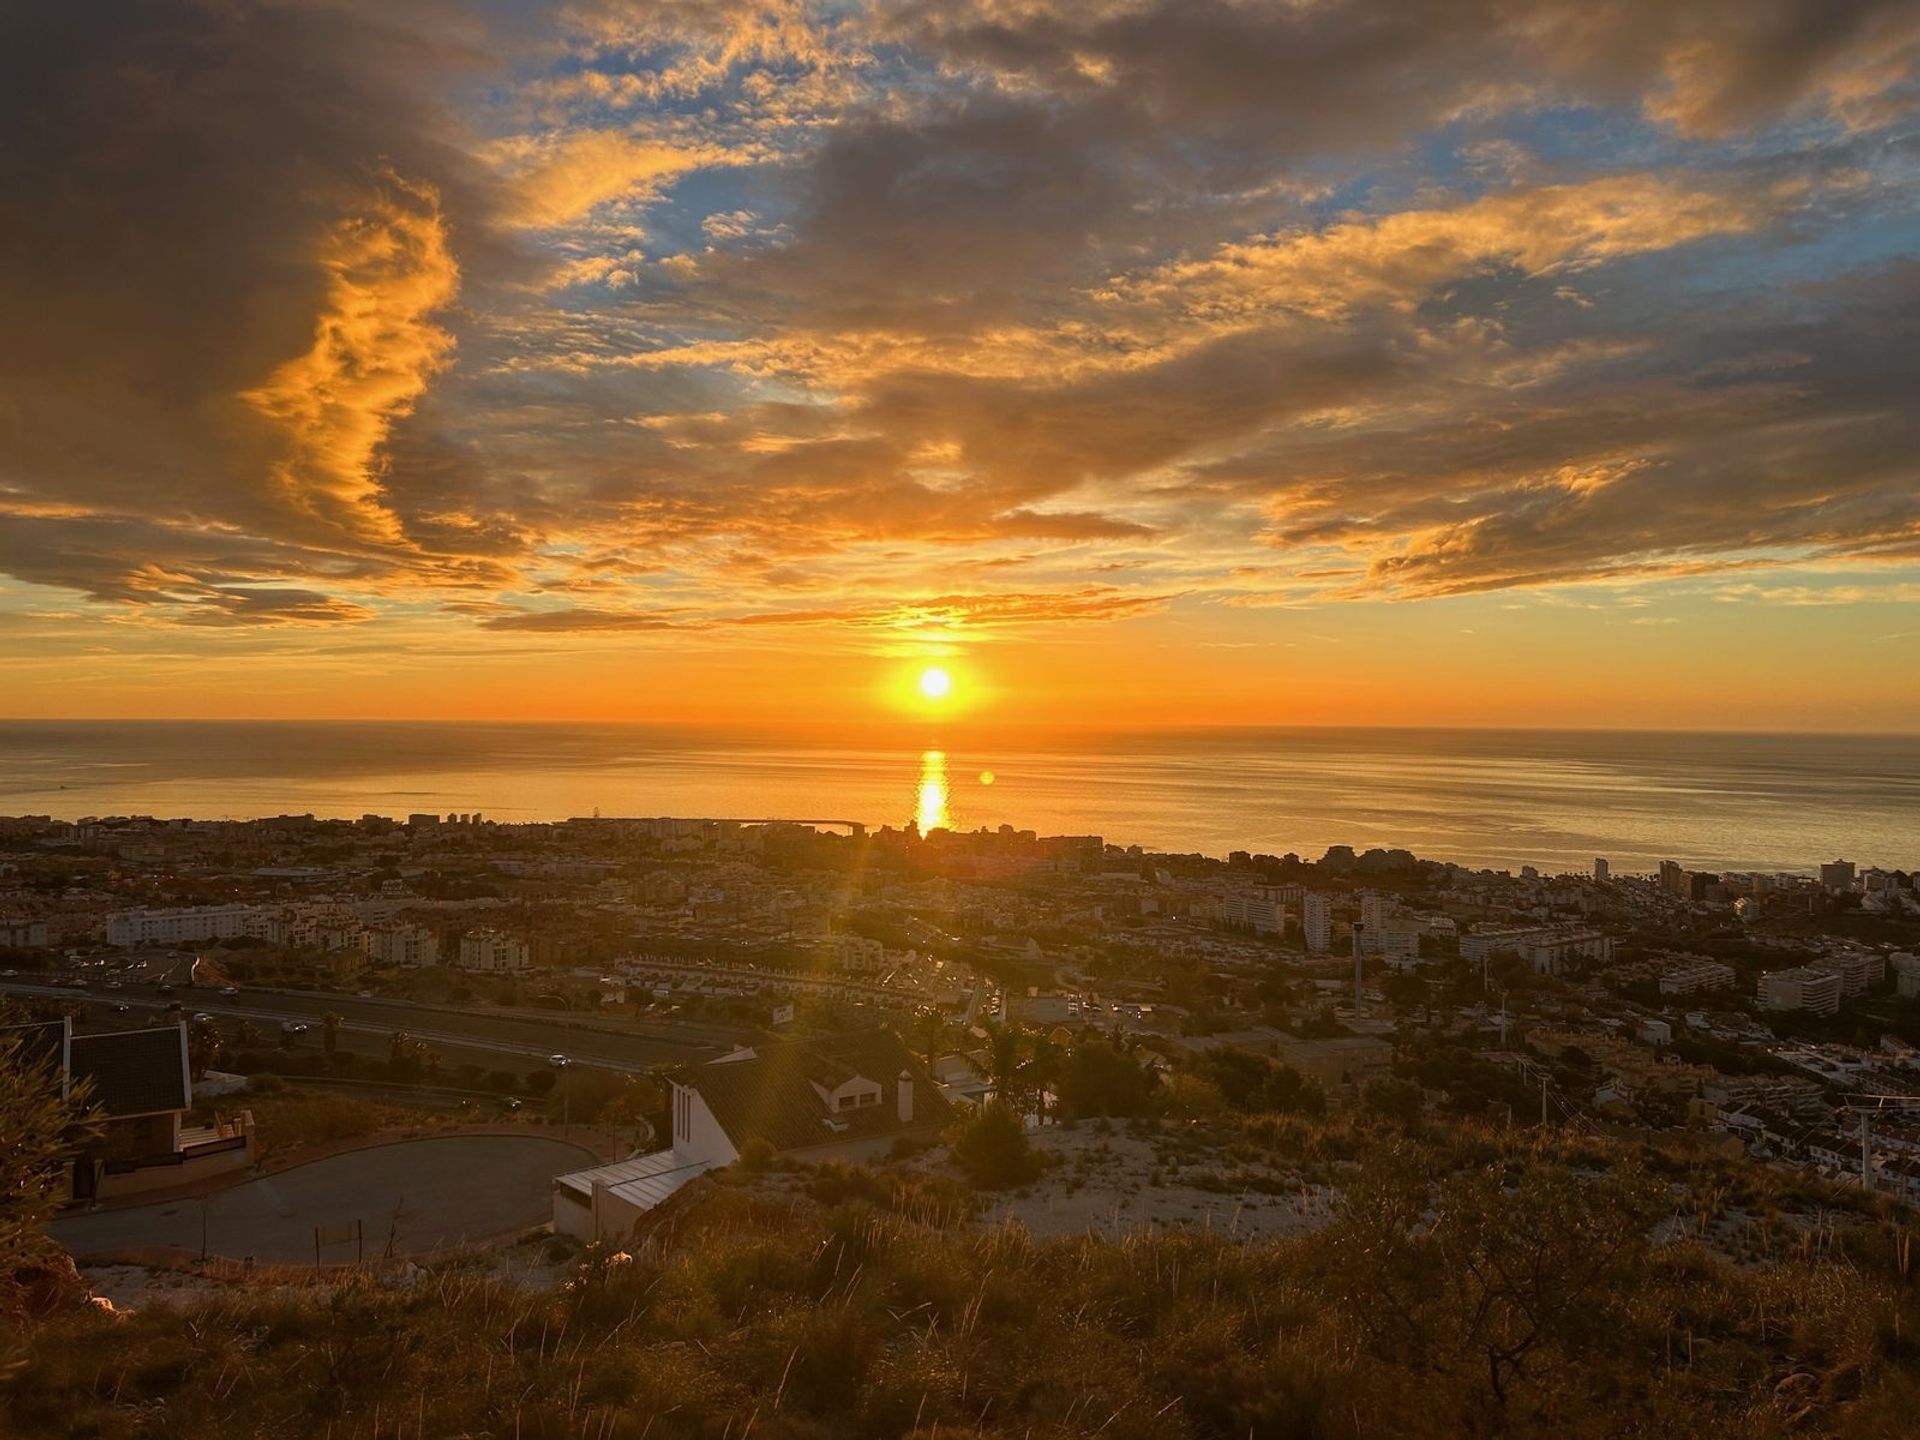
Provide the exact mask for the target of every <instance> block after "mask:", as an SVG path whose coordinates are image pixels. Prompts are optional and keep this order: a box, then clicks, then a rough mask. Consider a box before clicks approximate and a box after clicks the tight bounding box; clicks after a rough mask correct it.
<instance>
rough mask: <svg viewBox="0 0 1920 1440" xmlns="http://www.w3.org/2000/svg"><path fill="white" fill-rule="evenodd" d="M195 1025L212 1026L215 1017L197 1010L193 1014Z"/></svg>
mask: <svg viewBox="0 0 1920 1440" xmlns="http://www.w3.org/2000/svg"><path fill="white" fill-rule="evenodd" d="M193 1023H194V1024H196V1025H211V1024H212V1023H213V1016H211V1015H209V1014H207V1012H206V1011H204V1010H196V1011H194V1012H193Z"/></svg>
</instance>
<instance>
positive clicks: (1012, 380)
mask: <svg viewBox="0 0 1920 1440" xmlns="http://www.w3.org/2000/svg"><path fill="white" fill-rule="evenodd" d="M0 8H3V10H4V18H3V19H0V70H3V71H4V79H5V84H4V85H0V135H4V136H5V137H6V143H5V145H4V146H0V262H3V263H0V715H10V716H38V717H57V716H261V717H276V716H314V717H333V716H338V717H357V716H366V717H398V718H405V717H420V718H462V719H489V718H499V719H555V720H561V719H594V720H656V719H657V720H671V721H699V720H712V721H723V722H739V721H755V722H780V721H787V720H796V719H799V720H808V721H819V722H826V723H849V724H850V723H856V722H868V721H879V720H884V719H885V717H887V716H889V715H892V714H895V713H899V714H902V715H907V714H912V713H915V707H916V706H918V707H922V708H924V707H925V706H927V705H929V704H931V703H932V702H928V701H926V700H924V698H923V697H921V696H920V694H919V691H918V688H917V686H916V684H915V680H916V678H917V677H918V675H919V674H920V673H921V671H922V670H924V669H925V668H926V667H927V666H929V665H939V666H941V667H943V668H945V669H946V670H948V671H949V672H950V673H951V676H952V679H953V689H952V694H951V695H950V696H949V697H947V698H946V699H944V700H941V701H940V702H938V703H939V704H940V705H941V706H943V707H946V708H948V709H950V710H951V711H952V712H953V713H954V714H956V715H966V716H969V717H971V718H973V719H974V720H976V721H977V722H978V723H981V724H983V725H984V724H1004V725H1018V724H1034V725H1077V726H1100V725H1109V724H1110V725H1115V726H1159V725H1182V726H1184V725H1199V724H1219V723H1227V724H1287V723H1305V724H1393V725H1404V724H1447V725H1451V724H1499V725H1592V726H1636V727H1684V728H1782V729H1801V728H1810V729H1851V730H1900V731H1909V730H1915V729H1920V664H1916V656H1920V121H1917V119H1916V116H1917V114H1920V4H1915V3H1913V0H1618V3H1597V0H1541V3H1523V0H1302V3H1279V0H1276V3H1222V0H1146V3H1128V0H1111V3H1109V0H1005V3H996V0H973V3H938V4H936V3H911V0H901V3H891V0H882V3H876V4H869V5H859V4H837V3H822V4H804V3H771V4H744V5H743V4H731V3H716V4H708V3H692V0H664V3H620V0H575V3H555V4H533V3H527V4H509V3H504V0H502V3H489V4H452V3H431V0H427V3H419V0H407V3H399V0H378V3H373V0H364V3H363V0H328V3H320V0H299V3H287V4H273V3H255V0H179V3H164V4H163V3H139V4H136V3H121V0H101V3H88V4H78V3H67V4H42V5H30V4H26V3H7V4H5V5H4V7H0Z"/></svg>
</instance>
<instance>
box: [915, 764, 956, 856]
mask: <svg viewBox="0 0 1920 1440" xmlns="http://www.w3.org/2000/svg"><path fill="white" fill-rule="evenodd" d="M913 820H914V824H916V825H918V826H919V827H920V833H921V834H922V835H924V834H926V833H927V832H928V831H929V830H950V829H952V828H953V817H952V816H951V815H950V814H948V813H947V752H946V751H944V750H929V751H927V752H926V753H925V754H924V755H922V756H921V757H920V804H919V806H918V808H917V809H916V810H915V811H914V816H913Z"/></svg>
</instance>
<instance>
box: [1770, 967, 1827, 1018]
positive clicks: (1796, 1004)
mask: <svg viewBox="0 0 1920 1440" xmlns="http://www.w3.org/2000/svg"><path fill="white" fill-rule="evenodd" d="M1757 988H1758V991H1759V997H1760V1003H1761V1004H1762V1005H1763V1006H1765V1007H1766V1008H1767V1009H1769V1010H1811V1011H1813V1012H1814V1014H1816V1015H1831V1014H1833V1013H1834V1012H1835V1011H1837V1010H1838V1009H1839V1008H1840V977H1839V976H1838V975H1835V974H1834V973H1833V972H1831V971H1828V970H1814V969H1810V968H1804V967H1800V966H1795V967H1794V968H1793V969H1790V970H1773V971H1769V972H1768V973H1767V974H1765V975H1762V976H1761V977H1760V982H1759V985H1758V987H1757Z"/></svg>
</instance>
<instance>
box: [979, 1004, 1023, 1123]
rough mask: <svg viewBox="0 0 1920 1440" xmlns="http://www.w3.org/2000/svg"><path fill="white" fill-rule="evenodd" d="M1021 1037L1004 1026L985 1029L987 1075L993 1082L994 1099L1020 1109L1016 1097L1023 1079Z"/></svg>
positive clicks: (991, 1026) (1013, 1030) (1015, 1031)
mask: <svg viewBox="0 0 1920 1440" xmlns="http://www.w3.org/2000/svg"><path fill="white" fill-rule="evenodd" d="M1020 1050H1021V1035H1020V1032H1019V1031H1018V1030H1015V1029H1013V1028H1012V1027H1010V1026H1006V1025H989V1026H988V1027H987V1075H988V1078H989V1079H991V1080H992V1081H993V1093H994V1098H995V1099H997V1100H999V1101H1001V1102H1002V1103H1003V1104H1006V1105H1011V1106H1013V1107H1014V1108H1015V1109H1018V1108H1020V1107H1019V1105H1018V1103H1017V1097H1018V1096H1019V1094H1020V1091H1021V1089H1022V1084H1023V1080H1024V1077H1023V1075H1022V1073H1021V1064H1020V1059H1021V1056H1020Z"/></svg>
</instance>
